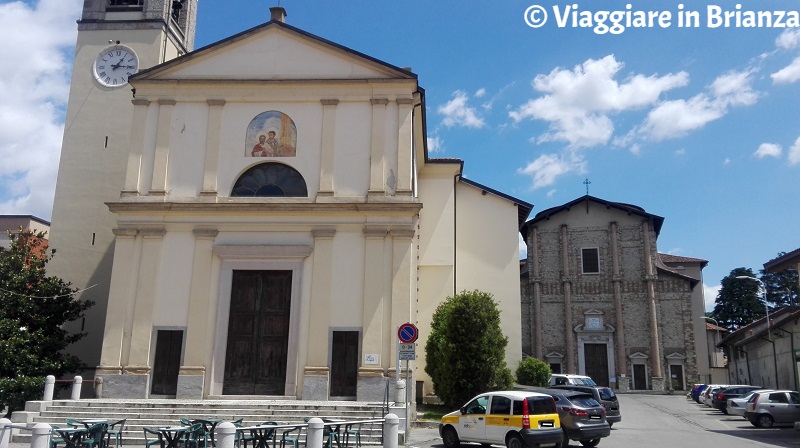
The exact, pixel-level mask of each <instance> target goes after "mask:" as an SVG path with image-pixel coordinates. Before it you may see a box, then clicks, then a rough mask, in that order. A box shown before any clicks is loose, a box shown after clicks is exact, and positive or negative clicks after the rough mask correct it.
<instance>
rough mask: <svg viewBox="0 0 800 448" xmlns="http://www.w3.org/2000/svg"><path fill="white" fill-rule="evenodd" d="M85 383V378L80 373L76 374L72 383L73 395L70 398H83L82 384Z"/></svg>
mask: <svg viewBox="0 0 800 448" xmlns="http://www.w3.org/2000/svg"><path fill="white" fill-rule="evenodd" d="M82 384H83V378H81V377H80V376H79V375H76V376H75V382H74V383H72V396H71V397H70V398H69V399H70V400H80V399H81V385H82Z"/></svg>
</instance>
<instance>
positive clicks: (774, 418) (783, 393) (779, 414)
mask: <svg viewBox="0 0 800 448" xmlns="http://www.w3.org/2000/svg"><path fill="white" fill-rule="evenodd" d="M744 418H746V419H747V420H748V421H749V422H750V423H752V424H753V426H755V427H757V428H770V427H772V425H775V424H779V425H780V424H793V423H794V422H796V421H798V420H800V392H795V391H792V390H772V391H767V392H756V393H754V394H753V396H752V397H750V399H749V400H747V409H746V410H745V412H744Z"/></svg>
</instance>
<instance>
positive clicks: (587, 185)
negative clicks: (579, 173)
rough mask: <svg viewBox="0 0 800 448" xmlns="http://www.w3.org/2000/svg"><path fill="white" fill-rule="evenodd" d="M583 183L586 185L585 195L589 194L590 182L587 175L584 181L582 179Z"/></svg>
mask: <svg viewBox="0 0 800 448" xmlns="http://www.w3.org/2000/svg"><path fill="white" fill-rule="evenodd" d="M583 184H584V185H586V196H589V185H590V184H591V182H589V178H588V177H587V178H586V180H585V181H583Z"/></svg>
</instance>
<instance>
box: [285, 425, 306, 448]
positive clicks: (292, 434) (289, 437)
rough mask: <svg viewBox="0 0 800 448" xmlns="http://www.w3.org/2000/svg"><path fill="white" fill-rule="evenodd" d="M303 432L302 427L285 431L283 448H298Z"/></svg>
mask: <svg viewBox="0 0 800 448" xmlns="http://www.w3.org/2000/svg"><path fill="white" fill-rule="evenodd" d="M301 431H302V427H301V426H295V427H294V428H289V429H287V430H285V431H283V433H281V448H286V445H288V444H291V445H292V447H293V448H298V446H299V441H300V433H301Z"/></svg>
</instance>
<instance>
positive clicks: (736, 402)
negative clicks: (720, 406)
mask: <svg viewBox="0 0 800 448" xmlns="http://www.w3.org/2000/svg"><path fill="white" fill-rule="evenodd" d="M768 390H772V389H759V390H753V391H750V392H748V393H746V394H744V395H742V396H741V397H737V398H731V399H730V400H728V414H729V415H739V416H741V417H744V411H745V410H746V409H747V401H748V400H749V399H750V397H752V396H753V394H754V393H756V392H766V391H768Z"/></svg>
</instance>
